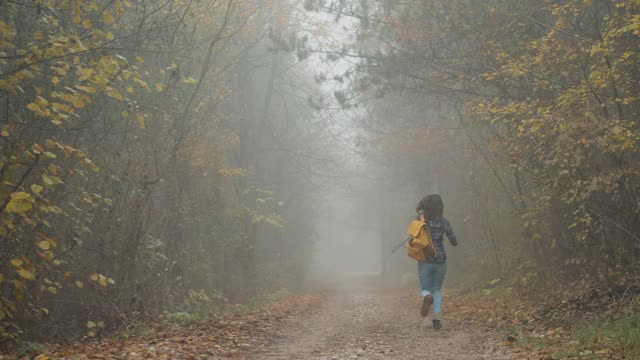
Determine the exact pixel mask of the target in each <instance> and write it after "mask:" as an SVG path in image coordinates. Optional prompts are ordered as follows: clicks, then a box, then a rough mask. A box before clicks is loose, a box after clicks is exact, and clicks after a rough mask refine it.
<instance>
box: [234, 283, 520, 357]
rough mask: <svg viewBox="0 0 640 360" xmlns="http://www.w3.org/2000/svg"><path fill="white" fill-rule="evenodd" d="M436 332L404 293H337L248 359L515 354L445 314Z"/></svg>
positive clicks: (492, 337)
mask: <svg viewBox="0 0 640 360" xmlns="http://www.w3.org/2000/svg"><path fill="white" fill-rule="evenodd" d="M443 325H444V327H443V329H442V330H440V331H437V332H436V331H434V330H433V329H432V328H431V320H430V319H429V318H426V319H424V318H422V317H420V314H419V309H418V305H415V304H410V303H409V301H407V299H406V297H403V296H402V293H398V292H382V291H359V292H337V293H334V294H332V295H330V297H329V300H328V302H327V303H326V304H325V305H324V306H323V308H322V309H319V311H317V312H315V313H313V314H310V315H308V316H306V317H304V316H303V317H300V318H296V319H295V320H292V321H291V322H290V323H289V324H287V325H286V326H285V327H284V328H283V329H281V330H280V331H279V332H278V340H276V342H275V343H274V344H272V345H269V346H267V347H266V348H260V349H255V351H254V352H253V353H252V354H250V355H248V356H247V359H256V360H258V359H314V360H333V359H336V360H337V359H438V360H440V359H462V360H467V359H469V360H470V359H497V360H500V359H516V358H519V357H516V356H515V355H514V354H512V353H511V351H510V349H508V348H505V347H502V346H500V345H499V344H498V340H497V335H496V334H495V333H492V332H490V331H487V330H486V329H480V328H477V327H473V326H470V325H469V324H465V323H462V322H459V321H454V320H448V319H447V318H446V316H445V319H444V320H443Z"/></svg>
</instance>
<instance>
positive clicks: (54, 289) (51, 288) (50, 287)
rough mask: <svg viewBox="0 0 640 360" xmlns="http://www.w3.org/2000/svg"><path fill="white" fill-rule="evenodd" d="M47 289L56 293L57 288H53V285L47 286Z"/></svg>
mask: <svg viewBox="0 0 640 360" xmlns="http://www.w3.org/2000/svg"><path fill="white" fill-rule="evenodd" d="M47 290H48V291H49V292H50V293H52V294H54V295H55V294H57V293H58V289H56V288H54V287H53V286H49V287H48V288H47Z"/></svg>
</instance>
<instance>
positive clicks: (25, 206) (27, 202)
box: [5, 192, 33, 213]
mask: <svg viewBox="0 0 640 360" xmlns="http://www.w3.org/2000/svg"><path fill="white" fill-rule="evenodd" d="M32 202H33V198H32V197H31V194H28V193H25V192H16V193H13V194H11V200H9V203H7V206H6V208H5V210H6V211H7V212H10V213H25V212H27V211H29V210H31V208H32V207H33V204H32Z"/></svg>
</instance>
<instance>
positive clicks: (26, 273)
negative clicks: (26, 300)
mask: <svg viewBox="0 0 640 360" xmlns="http://www.w3.org/2000/svg"><path fill="white" fill-rule="evenodd" d="M17 272H18V275H20V277H22V278H25V279H27V280H33V279H35V278H36V276H35V275H34V274H33V273H32V272H31V271H29V270H26V269H18V270H17Z"/></svg>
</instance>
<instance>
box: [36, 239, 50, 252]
mask: <svg viewBox="0 0 640 360" xmlns="http://www.w3.org/2000/svg"><path fill="white" fill-rule="evenodd" d="M38 247H39V248H40V249H42V250H49V249H50V248H51V244H49V242H48V241H46V240H42V241H40V242H39V243H38Z"/></svg>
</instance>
